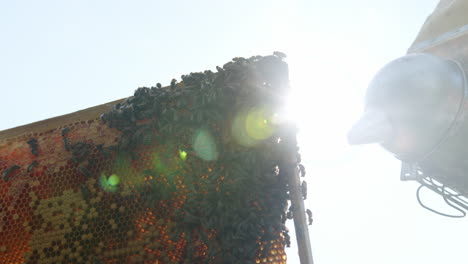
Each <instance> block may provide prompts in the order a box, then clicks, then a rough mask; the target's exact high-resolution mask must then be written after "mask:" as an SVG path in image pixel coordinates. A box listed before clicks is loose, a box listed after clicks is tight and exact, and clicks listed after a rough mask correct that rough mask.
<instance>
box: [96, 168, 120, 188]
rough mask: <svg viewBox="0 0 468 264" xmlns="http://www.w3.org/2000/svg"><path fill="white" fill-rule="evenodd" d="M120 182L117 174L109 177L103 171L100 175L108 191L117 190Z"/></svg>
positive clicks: (100, 180)
mask: <svg viewBox="0 0 468 264" xmlns="http://www.w3.org/2000/svg"><path fill="white" fill-rule="evenodd" d="M119 182H120V179H119V177H118V176H117V175H116V174H112V175H111V176H110V177H109V178H107V176H106V175H105V174H104V173H103V174H102V175H101V177H99V183H100V185H101V187H102V189H104V191H106V192H115V191H117V190H118V184H119Z"/></svg>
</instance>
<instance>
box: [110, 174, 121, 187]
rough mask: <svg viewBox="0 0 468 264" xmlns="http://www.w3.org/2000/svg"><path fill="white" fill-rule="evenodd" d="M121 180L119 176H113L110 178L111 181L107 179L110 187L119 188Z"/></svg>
mask: <svg viewBox="0 0 468 264" xmlns="http://www.w3.org/2000/svg"><path fill="white" fill-rule="evenodd" d="M119 182H120V178H119V176H117V175H115V174H112V175H111V176H109V179H107V183H109V185H110V186H117V184H119Z"/></svg>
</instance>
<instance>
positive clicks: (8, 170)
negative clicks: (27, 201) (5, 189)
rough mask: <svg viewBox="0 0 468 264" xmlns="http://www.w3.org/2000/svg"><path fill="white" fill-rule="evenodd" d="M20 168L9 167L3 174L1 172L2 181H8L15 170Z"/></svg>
mask: <svg viewBox="0 0 468 264" xmlns="http://www.w3.org/2000/svg"><path fill="white" fill-rule="evenodd" d="M19 168H20V167H19V166H18V165H13V166H11V167H9V168H8V169H6V170H5V171H4V172H3V175H2V176H3V180H4V181H8V180H9V179H10V175H11V174H12V173H13V172H14V171H15V170H18V169H19Z"/></svg>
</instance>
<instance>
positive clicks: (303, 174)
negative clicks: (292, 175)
mask: <svg viewBox="0 0 468 264" xmlns="http://www.w3.org/2000/svg"><path fill="white" fill-rule="evenodd" d="M297 166H299V172H300V173H301V177H305V176H306V169H305V167H304V165H302V164H300V163H299V164H298V165H297Z"/></svg>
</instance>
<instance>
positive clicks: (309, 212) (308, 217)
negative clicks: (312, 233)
mask: <svg viewBox="0 0 468 264" xmlns="http://www.w3.org/2000/svg"><path fill="white" fill-rule="evenodd" d="M306 214H307V219H308V220H309V225H312V222H313V221H314V219H312V211H311V210H309V209H307V210H306Z"/></svg>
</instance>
